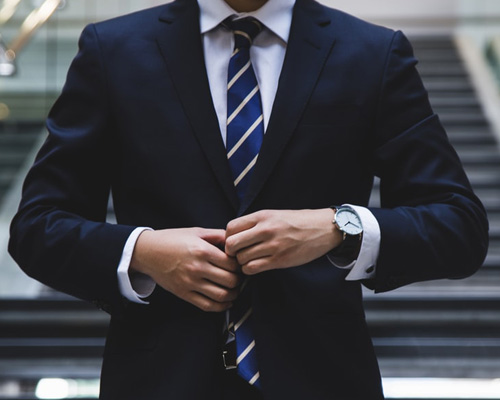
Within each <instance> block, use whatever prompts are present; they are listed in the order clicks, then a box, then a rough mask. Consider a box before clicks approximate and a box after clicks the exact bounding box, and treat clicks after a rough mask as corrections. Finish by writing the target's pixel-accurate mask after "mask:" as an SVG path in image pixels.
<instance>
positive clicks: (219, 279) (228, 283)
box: [203, 266, 242, 289]
mask: <svg viewBox="0 0 500 400" xmlns="http://www.w3.org/2000/svg"><path fill="white" fill-rule="evenodd" d="M203 272H204V274H203V278H204V279H206V280H209V281H210V282H213V283H216V284H218V285H220V286H222V287H225V288H228V289H234V288H236V287H238V286H239V285H240V283H241V281H242V277H241V275H240V274H236V273H234V272H229V271H226V270H224V269H222V268H218V267H213V266H211V267H210V268H206V269H205V270H204V271H203Z"/></svg>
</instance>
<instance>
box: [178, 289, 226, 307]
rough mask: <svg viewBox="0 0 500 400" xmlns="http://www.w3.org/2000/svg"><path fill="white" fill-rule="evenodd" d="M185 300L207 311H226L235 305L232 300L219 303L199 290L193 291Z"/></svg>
mask: <svg viewBox="0 0 500 400" xmlns="http://www.w3.org/2000/svg"><path fill="white" fill-rule="evenodd" d="M185 300H186V301H188V302H189V303H191V304H193V305H194V306H196V307H198V308H199V309H200V310H202V311H206V312H222V311H226V310H228V309H230V308H231V306H232V305H233V304H232V303H231V302H226V303H218V302H216V301H213V300H211V299H209V298H208V297H206V296H204V295H202V294H200V293H197V292H191V293H190V295H189V296H188V297H187V298H186V299H185Z"/></svg>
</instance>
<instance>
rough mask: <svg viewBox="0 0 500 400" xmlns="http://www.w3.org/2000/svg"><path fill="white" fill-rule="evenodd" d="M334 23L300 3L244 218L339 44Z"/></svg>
mask: <svg viewBox="0 0 500 400" xmlns="http://www.w3.org/2000/svg"><path fill="white" fill-rule="evenodd" d="M331 22H332V21H331V20H330V16H329V15H326V14H325V13H324V12H323V10H322V6H320V5H318V4H317V3H315V2H313V1H308V0H297V3H296V5H295V9H294V15H293V20H292V27H291V32H290V39H289V42H288V47H287V53H286V56H285V61H284V65H283V69H282V72H281V75H280V80H279V84H278V91H277V94H276V99H275V101H274V106H273V111H272V114H271V118H270V121H269V125H268V127H267V131H266V134H265V136H264V142H263V144H262V148H261V151H260V154H259V159H258V161H257V164H256V166H255V169H254V172H253V176H252V181H251V182H250V185H249V188H248V192H247V195H246V197H245V199H244V201H243V202H242V204H241V205H240V209H239V214H240V215H241V214H243V213H244V212H245V211H246V210H247V209H248V207H249V206H250V205H251V203H252V202H253V201H254V200H255V198H256V197H257V195H258V194H259V192H260V191H261V190H262V188H263V186H264V184H265V183H266V181H267V179H268V178H269V176H270V174H271V173H272V170H273V168H274V166H275V165H276V163H277V162H278V159H279V157H280V155H281V153H282V152H283V150H284V148H285V146H286V144H287V142H288V141H289V139H290V138H291V136H292V133H293V131H294V130H295V128H296V126H297V124H298V122H299V120H300V117H301V115H302V113H303V111H304V109H305V106H306V104H307V102H308V100H309V98H310V96H311V94H312V92H313V90H314V87H315V85H316V82H317V80H318V78H319V75H320V73H321V70H322V68H323V66H324V64H325V61H326V59H327V57H328V55H329V54H330V52H331V49H332V47H333V45H334V42H335V37H334V33H333V26H332V23H331Z"/></svg>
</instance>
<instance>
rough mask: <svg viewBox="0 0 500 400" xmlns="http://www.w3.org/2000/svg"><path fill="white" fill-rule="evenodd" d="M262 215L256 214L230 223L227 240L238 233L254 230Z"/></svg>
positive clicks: (227, 229)
mask: <svg viewBox="0 0 500 400" xmlns="http://www.w3.org/2000/svg"><path fill="white" fill-rule="evenodd" d="M261 214H262V212H255V213H252V214H248V215H244V216H243V217H239V218H236V219H233V220H232V221H230V222H229V223H228V224H227V227H226V239H227V238H228V237H230V236H233V235H235V234H237V233H240V232H243V231H246V230H248V229H251V228H253V227H254V226H255V225H257V223H258V222H259V221H260V219H261Z"/></svg>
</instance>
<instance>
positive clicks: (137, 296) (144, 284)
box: [117, 228, 156, 304]
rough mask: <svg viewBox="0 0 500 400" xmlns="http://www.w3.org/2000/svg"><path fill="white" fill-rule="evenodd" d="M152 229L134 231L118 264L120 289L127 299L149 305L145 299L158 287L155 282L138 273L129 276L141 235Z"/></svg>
mask: <svg viewBox="0 0 500 400" xmlns="http://www.w3.org/2000/svg"><path fill="white" fill-rule="evenodd" d="M148 230H149V231H151V230H152V229H151V228H136V229H134V230H133V231H132V233H131V234H130V236H129V237H128V239H127V242H126V243H125V246H124V247H123V253H122V257H121V259H120V263H119V264H118V271H117V273H118V287H119V288H120V293H121V294H122V296H123V297H125V298H126V299H128V300H130V301H132V302H134V303H139V304H149V302H147V301H144V300H143V299H144V298H146V297H148V296H149V295H151V293H153V290H154V289H155V287H156V283H155V281H153V279H151V278H150V277H149V276H147V275H144V274H141V273H139V272H136V273H134V274H129V268H130V262H131V260H132V254H133V252H134V248H135V244H136V242H137V239H138V238H139V235H140V234H141V233H142V232H144V231H148Z"/></svg>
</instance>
